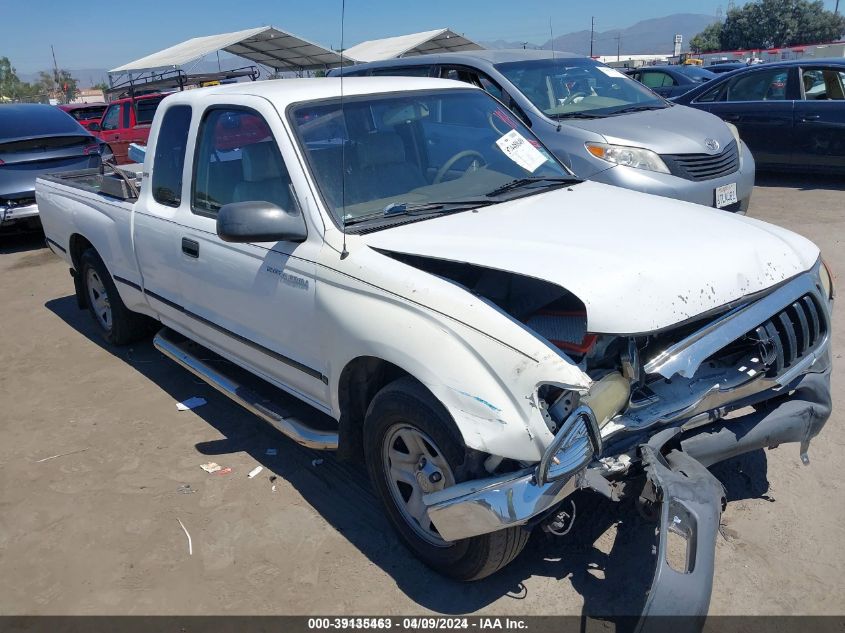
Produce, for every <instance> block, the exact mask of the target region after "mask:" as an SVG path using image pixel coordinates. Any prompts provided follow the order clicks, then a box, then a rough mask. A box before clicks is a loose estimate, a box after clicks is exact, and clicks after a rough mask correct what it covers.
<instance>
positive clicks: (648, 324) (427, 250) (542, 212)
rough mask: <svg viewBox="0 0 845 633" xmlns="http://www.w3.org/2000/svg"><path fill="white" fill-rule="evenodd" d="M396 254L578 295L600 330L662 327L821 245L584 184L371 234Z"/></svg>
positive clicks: (764, 279) (809, 256)
mask: <svg viewBox="0 0 845 633" xmlns="http://www.w3.org/2000/svg"><path fill="white" fill-rule="evenodd" d="M362 239H363V240H364V242H365V243H367V244H368V245H369V246H371V247H373V248H377V249H381V250H385V251H392V252H396V253H406V254H411V255H420V256H427V257H432V258H436V259H445V260H451V261H458V262H466V263H470V264H475V265H478V266H484V267H487V268H493V269H498V270H506V271H510V272H514V273H519V274H522V275H527V276H529V277H534V278H538V279H544V280H546V281H549V282H551V283H554V284H557V285H559V286H561V287H563V288H565V289H567V290H569V291H570V292H572V293H573V294H575V295H576V296H577V297H578V298H579V299H581V301H582V302H583V303H584V305H585V306H586V308H587V321H588V323H587V326H588V329H589V330H590V331H592V332H601V333H613V334H638V333H645V332H650V331H653V330H658V329H662V328H665V327H668V326H671V325H674V324H677V323H680V322H682V321H685V320H687V319H689V318H691V317H694V316H697V315H699V314H702V313H704V312H707V311H709V310H712V309H714V308H718V307H720V306H723V305H725V304H727V303H730V302H732V301H735V300H737V299H740V298H741V297H743V296H745V295H748V294H751V293H755V292H758V291H761V290H765V289H766V288H770V287H772V286H774V285H776V284H778V283H779V282H781V281H783V280H785V279H789V278H791V277H793V276H795V275H797V274H799V273H801V272H804V271H806V270H809V269H811V268H812V267H813V265H814V264H815V262H816V260H817V259H818V256H819V250H818V248H817V247H816V246H815V245H814V244H813V243H812V242H810V241H809V240H807V239H805V238H803V237H801V236H799V235H797V234H795V233H792V232H791V231H787V230H786V229H782V228H780V227H777V226H774V225H771V224H768V223H765V222H761V221H759V220H753V219H751V218H746V217H743V216H736V215H733V214H731V213H728V212H726V211H718V210H715V209H710V208H708V207H703V206H700V205H696V204H690V203H687V202H680V201H677V200H671V199H669V198H663V197H659V196H651V195H647V194H643V193H638V192H633V191H630V190H627V189H621V188H618V187H611V186H608V185H602V184H598V183H592V182H584V183H581V184H579V185H575V186H573V187H571V188H568V189H566V188H564V189H558V190H556V191H550V192H547V193H544V194H537V195H533V196H528V197H525V198H521V199H519V200H512V201H510V202H504V203H502V204H497V205H494V206H491V207H485V208H481V209H479V210H478V211H477V212H472V211H468V212H463V213H457V214H455V215H450V216H444V217H440V218H434V219H430V220H424V221H420V222H415V223H412V224H407V225H404V226H398V227H395V228H391V229H386V230H382V231H377V232H375V233H371V234H369V235H364V236H362Z"/></svg>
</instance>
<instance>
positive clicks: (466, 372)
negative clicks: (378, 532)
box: [36, 78, 833, 614]
mask: <svg viewBox="0 0 845 633" xmlns="http://www.w3.org/2000/svg"><path fill="white" fill-rule="evenodd" d="M339 81H340V80H338V79H314V80H307V79H306V80H280V81H267V82H255V83H249V84H236V85H230V86H225V87H224V86H220V87H213V88H208V89H203V90H194V91H189V92H185V93H180V94H176V95H172V96H169V97H168V98H167V99H165V100H164V101H163V102H162V104H161V106H160V107H159V109H158V111H157V113H156V115H155V120H154V122H153V125H152V133H151V136H150V142H149V146H148V151H147V154H146V159H145V163H144V166H143V173H142V175H141V176H140V178H139V179H138V180H137V182H133V181H132V179H131V178H129V179H128V180H127V182H126V183H125V184H126V188H125V190H126V191H127V193H126V195H120V194H119V193H118V194H114V191H116V190H118V189H119V188H115V187H114V182H112V181H114V180H115V179H116V178H118V176H116V175H105V176H104V175H100V174H98V173H96V172H78V173H71V174H66V175H58V176H45V177H42V178H40V179H39V180H38V183H37V190H36V193H37V197H38V204H39V208H40V209H41V216H42V221H43V225H44V231H45V233H46V236H47V240H48V243H49V245H50V247H51V248H52V249H53V250H54V251H55V253H56V254H57V255H59V256H60V257H62V258H64V259H65V260H66V261H67V263H68V266H69V267H70V271H71V274H72V276H73V279H74V283H75V286H76V292H77V297H78V302H79V305H80V307H88V308H89V309H90V310H91V313H92V314H93V316H94V318H95V320H96V322H97V324H98V326H99V328H100V329H101V330H102V333H103V336H104V337H105V338H106V340H107V341H109V342H111V343H114V344H118V345H119V344H125V343H128V342H130V341H132V340H135V339H137V338H139V337H142V336H144V335H146V334H147V333H148V332H150V329H149V324H150V322H152V321H156V322H159V323H160V324H161V326H163V328H162V329H161V331H160V332H159V333H158V334H157V335H156V336H155V341H154V343H155V346H156V347H157V348H158V349H159V350H160V351H161V352H162V353H163V354H165V355H166V356H168V357H169V358H171V359H173V360H174V361H176V362H177V363H179V364H181V365H183V366H184V367H186V368H187V369H189V370H190V371H192V372H194V373H195V374H196V375H197V376H199V377H201V378H202V379H204V380H206V381H207V382H209V383H210V384H212V385H213V386H214V387H216V388H217V389H219V390H220V391H221V392H223V393H224V394H226V395H227V396H229V397H230V398H232V399H234V400H235V401H237V402H239V403H240V404H242V405H243V406H244V407H246V408H247V409H249V410H250V411H251V412H253V413H254V414H256V415H258V416H260V417H261V418H263V419H265V420H266V421H268V422H269V423H270V424H272V425H273V426H274V427H276V428H277V429H278V430H280V431H281V432H282V433H284V434H285V435H287V436H288V437H290V438H292V439H293V440H294V441H296V442H300V443H301V444H304V445H307V446H309V447H313V448H319V449H327V450H337V451H338V453H339V456H340V457H341V458H348V459H355V458H359V459H363V460H364V461H365V462H366V466H367V469H368V471H369V474H370V476H371V479H372V485H373V488H374V490H375V493H376V494H377V495H378V496H379V497H380V499H381V500H382V501H383V503H384V506H385V509H386V512H387V514H388V516H389V518H390V520H391V522H392V523H393V525H394V526H395V528H396V530H397V531H398V533H399V536H400V537H401V538H402V540H403V541H404V542H405V543H406V544H407V545H408V547H409V548H410V549H411V550H412V551H413V552H414V553H416V554H417V555H418V556H419V557H420V558H421V559H422V560H423V561H425V562H426V563H427V564H429V565H430V566H432V567H433V568H435V569H437V570H439V571H440V572H442V573H444V574H447V575H449V576H452V577H455V578H460V579H464V580H471V579H478V578H482V577H484V576H486V575H488V574H491V573H493V572H494V571H496V570H497V569H499V568H501V567H502V566H504V565H506V564H507V563H508V562H509V561H511V560H512V559H513V558H514V557H515V556H516V555H517V554H518V553H519V551H520V550H521V549H522V547H523V546H524V544H525V542H526V540H527V538H528V535H529V533H530V531H531V529H532V528H534V527H536V526H542V527H543V528H544V529H546V530H548V531H551V532H553V533H560V534H563V533H565V532H567V531H569V529H570V528H571V527H572V522H573V521H574V518H575V516H576V513H575V507H574V504H573V503H572V500H571V499H570V498H569V497H570V495H571V493H573V492H574V491H576V490H578V489H584V488H588V489H592V490H594V491H597V492H598V493H600V494H603V495H606V496H607V497H610V498H612V499H614V500H618V499H619V498H621V497H623V496H634V497H635V498H638V499H639V500H640V502H641V503H642V504H643V505H644V507H645V508H649V509H651V510H652V511H653V512H654V514H655V515H656V516H658V517H659V520H660V528H659V535H660V536H659V539H658V548H657V550H656V551H657V556H656V573H655V576H654V581H653V585H652V588H651V591H650V593H649V597H648V601H647V603H646V608H645V613H646V614H666V613H688V614H701V613H706V611H707V608H708V605H709V600H710V592H711V588H712V576H713V557H714V547H715V538H716V533H717V529H718V523H719V517H720V513H721V509H722V502H723V499H722V497H723V494H724V491H723V489H722V487H721V485H720V484H719V482H718V480H716V479H715V478H714V477H713V476H712V475H711V474H710V473H709V471H708V470H707V468H706V467H707V466H709V465H711V464H713V463H715V462H717V461H719V460H722V459H725V458H728V457H731V456H734V455H737V454H740V453H743V452H747V451H751V450H758V449H761V448H765V447H772V446H776V445H778V444H781V443H786V442H797V443H799V444H800V446H801V450H800V454H801V456H802V459H803V460H804V461H807V446H808V444H809V441H810V439H811V438H813V437H814V436H815V435H817V434H818V433H819V431H820V430H821V428H822V426H823V425H824V423H825V422H826V420H827V418H828V416H829V414H830V407H831V403H830V384H829V381H830V353H829V341H830V310H831V305H832V299H833V288H832V284H831V278H830V275H829V274H828V271H827V269H826V267H825V265H824V263H823V262H822V261H821V258H820V255H819V251H818V249H817V248H816V247H815V246H814V245H813V244H812V243H810V242H809V241H807V240H806V239H804V238H803V237H800V236H798V235H796V234H794V233H791V232H789V231H786V230H784V229H782V228H779V227H776V226H772V225H770V224H766V223H764V222H760V221H757V220H754V219H751V218H746V217H737V216H735V215H733V214H729V213H725V212H721V211H717V210H714V209H709V208H705V207H702V206H697V205H693V204H689V203H684V202H678V201H675V200H671V199H668V198H661V197H655V196H650V195H646V194H640V193H636V192H632V191H628V190H624V189H619V188H616V187H610V186H606V185H601V184H596V183H591V182H582V181H580V180H578V179H577V178H575V177H574V176H572V174H571V173H570V172H568V171H567V169H566V168H565V167H563V166H562V165H561V164H560V163H559V162H558V161H557V160H556V159H555V158H554V157H553V156H552V155H551V153H550V152H549V151H547V149H546V148H545V147H544V146H543V144H542V143H541V142H539V141H538V140H537V138H536V137H535V136H534V135H533V134H532V133H531V131H530V129H528V128H526V127H525V126H524V125H522V124H521V123H520V121H519V120H518V119H517V118H516V117H514V116H513V115H512V114H511V113H510V112H509V111H507V109H506V108H505V107H504V106H503V105H502V104H501V103H500V102H498V101H496V100H495V99H494V98H492V97H491V96H489V95H487V94H486V93H484V92H483V91H482V90H479V89H476V88H472V87H469V86H467V85H465V84H462V83H458V82H451V81H445V80H437V79H414V78H402V79H400V78H360V79H348V78H347V79H346V80H345V85H344V86H343V87H341V84H340V83H339ZM342 91H343V92H342ZM135 184H137V185H138V186H139V191H140V193H138V194H137V195H135V187H134V185H135ZM106 185H108V186H106ZM107 191H110V192H112V194H111V195H110V194H109V193H106V192H107ZM209 350H210V352H213V353H215V354H218V355H219V356H221V357H224V358H225V359H228V360H229V361H231V363H232V364H234V366H235V367H236V370H237V375H236V374H234V373H233V374H224V373H222V372H221V370H220V369H219V367H220V366H221V365H220V364H214V365H213V366H212V363H209V362H207V360H203V359H204V358H206V357H207V355H208V354H209V353H210V352H209ZM222 366H225V364H223V365H222ZM268 393H270V394H275V396H271V397H268V396H267V394H268ZM290 396H295V398H296V399H298V400H299V401H302V402H304V403H306V404H307V405H308V406H300V408H299V409H298V410H296V411H295V412H293V413H291V408H290V405H289V404H285V403H286V401H290V400H292V399H291V398H290ZM749 405H751V407H753V408H750V409H749V408H747V407H748V406H749ZM740 409H742V411H739V410H740ZM735 411H736V412H737V413H736V414H735V415H733V416H729V415H728V414H730V413H732V412H735ZM578 520H579V521H587V522H589V521H590V516H589V512H588V511H585V510H583V509H582V511H580V512H578ZM670 532H673V533H675V534H678V535H680V536H681V537H682V538H684V539H686V540H687V545H688V546H687V552H686V559H685V560H682V561H681V562H680V563H678V561H674V563H673V561H670V560H669V558H668V557H667V541H668V536H669V533H670Z"/></svg>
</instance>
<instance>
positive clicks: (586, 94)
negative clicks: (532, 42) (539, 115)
mask: <svg viewBox="0 0 845 633" xmlns="http://www.w3.org/2000/svg"><path fill="white" fill-rule="evenodd" d="M496 69H497V70H498V71H499V72H501V73H502V74H503V75H504V76H505V77H507V78H508V80H510V82H511V83H512V84H514V85H515V86H516V87H517V88H519V90H520V92H522V94H524V95H525V96H526V97H527V98H528V99H529V100H530V101H531V103H533V104H534V105H535V106H537V107H538V108H539V109H540V110H541V111H542V112H543V113H545V114H546V116H548V117H551V118H553V119H565V118H600V117H605V116H612V115H616V114H624V113H627V112H632V111H638V110H657V109H661V108H666V107H669V104H667V102H666V101H665V100H664V99H662V98H661V97H659V96H657V95H656V94H655V93H653V92H652V91H651V90H649V89H648V88H646V87H645V86H643V85H642V84H640V83H639V82H637V81H634V80H633V79H631V78H630V77H626V76H625V75H623V74H622V73H621V72H619V71H618V70H616V69H615V68H610V67H609V66H605V65H604V64H599V63H598V62H595V61H593V60H592V59H586V58H583V57H558V58H555V59H536V60H530V61H519V62H507V63H502V64H496Z"/></svg>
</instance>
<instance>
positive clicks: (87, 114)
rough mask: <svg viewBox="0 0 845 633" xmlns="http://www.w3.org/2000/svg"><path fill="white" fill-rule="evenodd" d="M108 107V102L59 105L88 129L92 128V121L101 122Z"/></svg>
mask: <svg viewBox="0 0 845 633" xmlns="http://www.w3.org/2000/svg"><path fill="white" fill-rule="evenodd" d="M107 107H108V104H107V103H66V104H63V105H60V106H59V108H60V109H62V110H64V111H65V112H67V113H68V114H69V115H70V116H72V117H73V118H74V119H76V120H77V121H78V122H79V124H80V125H81V126H82V127H84V128H85V129H86V130H90V129H91V124H92V123H99V122H100V119H101V118H103V112H105V111H106V108H107Z"/></svg>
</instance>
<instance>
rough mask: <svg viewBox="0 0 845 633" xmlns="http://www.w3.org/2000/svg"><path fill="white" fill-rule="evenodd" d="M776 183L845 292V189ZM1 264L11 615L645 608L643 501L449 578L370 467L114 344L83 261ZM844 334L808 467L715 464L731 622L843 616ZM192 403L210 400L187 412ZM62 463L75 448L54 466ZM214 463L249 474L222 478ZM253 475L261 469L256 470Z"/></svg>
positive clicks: (4, 564) (775, 206)
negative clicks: (426, 558)
mask: <svg viewBox="0 0 845 633" xmlns="http://www.w3.org/2000/svg"><path fill="white" fill-rule="evenodd" d="M758 181H759V186H758V187H757V188H756V191H755V194H754V198H753V201H752V206H751V211H750V215H752V216H754V217H757V218H761V219H764V220H768V221H770V222H774V223H776V224H780V225H783V226H785V227H788V228H790V229H792V230H795V231H797V232H799V233H802V234H803V235H806V236H807V237H809V238H810V239H812V240H814V241H815V242H816V243H817V244H819V245H820V247H821V248H822V251H823V252H824V253H825V255H826V259H827V261H828V262H829V264H830V265H831V267H832V269H833V271H834V274H835V275H837V277H838V279H839V285H840V286H842V280H843V279H845V249H844V248H843V245H842V241H843V238H845V186H843V185H842V184H841V182H842V181H841V179H840V180H838V181H837V180H835V179H812V180H800V181H799V180H790V179H787V178H784V177H782V176H760V177H759V178H758ZM679 265H680V266H683V265H689V266H706V265H707V262H705V261H702V262H686V263H679ZM0 272H1V273H2V276H3V284H2V289H0V324H2V327H0V613H2V614H222V613H227V614H234V613H238V614H248V613H260V614H327V613H330V614H342V615H352V614H397V615H398V614H416V613H425V612H443V613H450V614H453V613H474V612H480V613H491V614H502V615H504V614H515V615H516V614H519V615H528V614H550V615H551V614H619V613H637V612H638V610H639V608H640V607H641V606H642V604H643V601H644V598H645V591H646V589H647V588H648V585H649V583H650V581H651V569H652V566H653V559H652V556H651V547H650V545H651V540H652V535H653V526H651V525H648V524H646V523H644V522H643V521H642V520H640V519H639V518H638V516H637V514H636V512H635V511H634V509H633V507H632V506H630V505H621V506H614V505H610V504H608V505H607V506H606V507H603V508H602V509H601V511H600V512H599V513H598V516H597V517H596V518H595V519H594V521H593V522H592V524H589V523H588V522H587V521H582V522H581V523H580V525H579V526H578V527H577V528H576V530H575V531H576V532H577V533H576V534H573V535H571V537H570V538H568V539H550V538H548V537H546V536H544V535H542V534H539V533H535V535H534V536H533V537H532V539H531V541H530V543H529V545H528V547H527V549H526V551H525V552H523V554H522V555H521V556H520V557H519V558H518V559H517V560H516V561H515V563H513V564H512V565H510V566H509V567H508V568H506V569H505V570H504V571H503V572H502V573H500V574H498V575H496V576H494V577H492V578H489V579H487V580H484V581H481V582H479V583H475V584H471V585H464V584H458V583H455V582H452V581H449V580H446V579H444V578H441V577H439V576H437V575H436V574H434V573H433V572H431V571H429V570H428V569H427V568H426V567H424V566H423V565H422V564H421V563H418V562H417V561H416V560H415V559H414V558H413V557H412V556H411V555H410V554H409V553H408V552H406V550H405V549H404V548H403V547H402V546H401V545H400V544H399V542H398V541H397V539H396V538H395V536H394V535H393V533H392V532H391V530H390V528H389V526H388V524H387V521H386V520H385V519H384V518H383V517H382V514H381V510H380V508H379V506H378V504H377V502H376V500H375V499H374V497H372V496H371V494H370V493H369V491H368V486H367V482H366V478H365V476H364V474H363V472H361V471H359V470H357V469H355V468H350V467H347V466H341V465H339V464H337V463H336V462H335V461H334V460H333V459H332V457H331V455H330V454H318V453H315V452H312V451H310V450H307V449H303V448H300V447H299V446H296V445H294V444H293V443H292V442H290V441H288V440H286V439H285V438H283V437H282V436H281V435H279V434H277V433H276V432H275V431H272V430H271V429H269V428H268V427H265V426H264V425H262V423H260V422H259V421H258V420H257V419H256V418H253V417H252V416H251V415H249V414H248V413H246V412H244V411H243V410H241V409H240V408H238V407H237V406H236V405H233V404H232V403H230V402H229V401H228V400H226V399H225V398H224V397H222V396H220V395H218V394H217V393H216V392H215V391H213V390H212V389H211V388H210V387H208V386H206V385H204V384H202V383H198V382H197V380H196V379H195V378H194V377H193V376H191V375H190V374H188V373H187V372H186V371H184V370H182V369H180V368H178V367H177V366H176V365H174V364H173V363H171V362H170V361H168V360H167V359H165V358H163V357H162V356H161V355H159V354H158V353H157V352H156V351H155V350H154V349H153V348H152V346H151V344H149V343H144V344H141V345H137V346H135V347H134V348H121V349H109V348H107V347H105V346H104V345H103V344H101V343H100V341H99V339H98V337H97V335H96V332H95V330H94V327H93V324H92V322H91V321H90V317H89V316H88V314H87V312H82V311H80V310H78V309H77V308H76V305H75V301H74V298H73V296H72V283H71V280H70V277H69V276H68V274H67V270H66V269H65V267H64V265H63V264H62V263H61V262H60V261H59V259H58V258H56V257H55V256H54V255H53V254H52V253H51V252H50V251H49V250H47V249H46V248H44V247H43V246H42V241H41V239H40V238H39V237H38V236H35V237H28V238H26V237H25V238H21V237H15V238H0ZM843 327H845V322H843V316H842V310H841V309H840V310H838V311H837V312H836V314H835V316H834V336H835V341H834V356H835V359H837V360H836V363H837V364H836V367H835V370H834V374H835V375H834V378H833V380H834V403H835V404H834V407H835V410H834V414H833V416H832V418H831V419H830V421H829V422H828V424H827V427H826V428H825V430H824V431H823V433H822V435H821V436H820V437H819V438H817V439H816V440H815V442H814V443H813V444H812V446H811V448H810V459H811V464H810V466H809V467H804V466H802V465H801V463H800V460H799V459H798V447H797V445H787V446H783V447H781V448H779V449H776V450H774V451H771V452H768V451H767V452H763V451H758V452H756V453H752V454H749V455H745V456H743V457H742V458H738V459H734V460H731V461H729V462H725V463H723V464H720V465H719V466H718V467H716V468H714V471H716V472H717V474H718V476H719V477H720V478H721V479H722V480H723V481H724V482H725V485H726V488H727V490H728V495H729V503H728V508H727V510H726V512H725V514H724V523H725V529H724V538H720V539H719V542H718V546H717V561H716V578H715V584H714V589H713V598H712V603H711V609H710V612H711V613H712V614H841V613H843V612H845V603H843V601H842V596H843V593H845V592H844V591H843V589H845V580H843V578H845V547H843V544H845V504H843V503H842V499H843V492H845V487H844V486H843V483H844V482H845V475H843V472H842V470H840V468H839V460H840V459H841V458H842V453H843V445H845V428H843V427H844V426H845V425H843V418H845V408H843V403H845V399H843V387H844V386H845V381H843V379H842V378H843V376H842V373H843V367H845V363H843V361H842V360H841V353H840V350H841V349H842V348H841V347H840V340H841V335H842V331H843ZM190 396H202V397H204V398H206V399H207V400H208V405H206V406H204V407H201V408H199V409H196V410H194V411H187V412H177V410H176V406H175V403H176V402H177V401H181V400H184V399H186V398H188V397H190ZM837 407H838V408H837ZM268 448H276V449H277V450H278V454H277V455H276V456H267V455H266V454H265V451H266V449H268ZM62 453H70V454H67V455H64V456H62V457H57V458H55V459H50V460H46V461H43V460H44V458H47V457H50V456H53V455H56V454H62ZM316 459H322V460H323V461H322V462H321V463H320V462H315V461H313V460H316ZM40 460H41V461H40ZM207 461H216V462H218V463H220V464H221V465H222V466H228V467H231V468H232V469H233V472H232V473H231V474H228V475H216V474H215V475H209V474H206V473H205V472H204V471H202V470H201V469H200V467H199V465H200V464H201V463H203V462H207ZM256 465H262V466H263V467H264V470H263V472H262V473H261V474H260V475H258V476H257V477H255V478H254V479H248V478H247V476H246V474H247V473H248V472H249V471H250V470H252V469H253V468H254V467H255V466H256ZM186 484H187V485H189V486H190V488H188V489H186V488H185V485H186ZM273 486H275V491H274V489H273ZM186 490H188V491H189V492H187V493H186V492H185V491H186ZM180 520H181V522H182V523H183V524H184V526H185V528H186V529H187V530H188V532H189V533H190V535H191V539H192V545H193V555H189V554H188V546H187V539H186V537H185V533H184V532H183V531H182V528H181V527H180V525H179V521H180Z"/></svg>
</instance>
